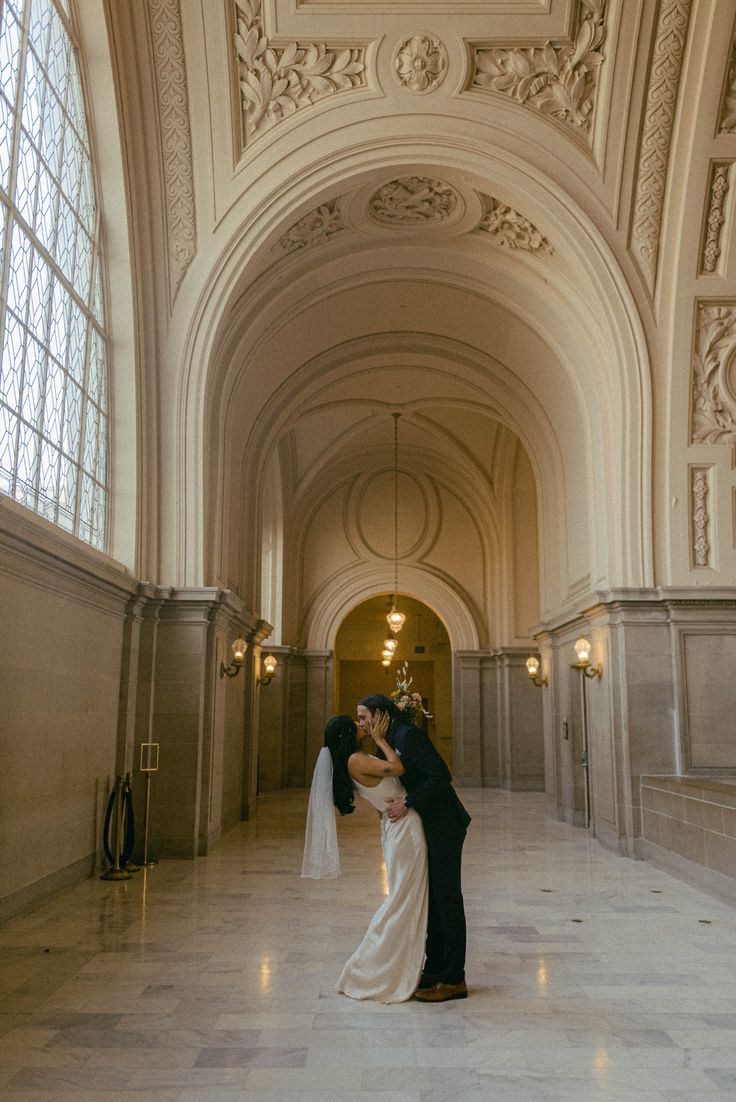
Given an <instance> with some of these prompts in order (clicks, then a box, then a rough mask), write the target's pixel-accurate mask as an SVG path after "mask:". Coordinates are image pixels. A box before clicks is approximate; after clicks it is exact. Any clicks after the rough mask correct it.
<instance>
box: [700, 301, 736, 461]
mask: <svg viewBox="0 0 736 1102" xmlns="http://www.w3.org/2000/svg"><path fill="white" fill-rule="evenodd" d="M696 330H697V331H696V336H695V352H694V355H693V364H692V430H691V442H692V443H693V444H734V443H736V303H713V302H701V303H698V308H697V320H696Z"/></svg>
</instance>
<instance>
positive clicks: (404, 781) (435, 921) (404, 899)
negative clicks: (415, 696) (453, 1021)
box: [302, 693, 470, 1003]
mask: <svg viewBox="0 0 736 1102" xmlns="http://www.w3.org/2000/svg"><path fill="white" fill-rule="evenodd" d="M358 725H359V726H360V729H361V731H362V732H363V733H364V734H369V735H371V736H372V738H373V740H374V743H375V749H376V752H375V754H364V753H361V752H360V751H358V748H357V746H358V742H357V727H356V724H355V722H354V720H353V719H352V718H351V717H350V716H335V717H334V718H333V719H331V720H330V721H329V723H328V724H327V726H326V727H325V739H324V747H323V748H322V750H321V751H320V753H319V756H318V758H317V764H316V765H315V768H314V776H313V779H312V788H311V792H310V796H309V809H308V812H307V828H306V836H305V845H304V859H303V864H302V876H304V877H313V878H323V877H334V876H339V875H340V859H339V853H338V848H337V829H336V826H335V813H334V809H333V805H334V807H336V808H337V809H338V811H339V812H340V813H341V814H342V815H349V814H351V812H352V811H353V810H354V803H355V792H356V791H357V792H358V794H359V795H360V796H362V797H363V798H364V799H365V800H367V801H368V802H369V803H370V804H372V805H373V807H375V808H376V809H377V810H378V811H379V813H380V815H381V844H382V847H383V856H384V860H385V863H386V874H387V879H388V897H387V899H386V900H385V901H384V902H383V904H382V905H381V906H380V907H379V909H378V911H377V912H376V913H375V915H374V916H373V918H372V919H371V921H370V924H369V926H368V929H367V931H366V934H365V937H364V938H363V940H362V941H361V943H360V945H359V946H358V948H357V949H356V950H355V952H354V953H353V955H352V956H351V957H350V960H349V961H348V962H347V964H346V965H345V967H344V968H343V970H342V973H341V975H340V978H339V980H338V981H337V985H336V990H337V991H339V992H342V993H343V994H345V995H348V996H350V998H353V999H376V1000H377V1001H379V1002H385V1003H397V1002H405V1001H406V1000H407V999H411V998H414V999H416V1000H418V1001H419V1002H446V1001H447V1000H449V999H465V998H467V995H468V989H467V986H466V984H465V943H466V932H465V908H464V906H463V896H462V887H461V874H460V868H461V860H462V848H463V842H464V841H465V834H466V831H467V828H468V824H469V823H470V816H469V815H468V813H467V811H466V810H465V808H464V807H463V805H462V804H461V802H460V800H459V799H458V796H457V793H456V792H455V789H454V788H453V787H452V779H451V777H450V771H449V770H448V768H447V766H446V765H445V763H444V761H443V760H442V758H441V757H440V755H439V754H438V752H437V750H436V749H435V747H434V746H433V744H432V742H431V741H430V739H429V737H428V736H427V735H426V734H425V733H424V731H421V730H420V729H419V728H418V727H415V726H414V725H413V724H411V723H408V722H407V721H406V719H405V717H404V716H403V713H402V712H401V711H400V710H399V709H398V708H397V706H396V704H395V703H394V701H393V700H391V699H390V698H389V697H387V696H383V695H382V694H381V693H372V694H371V695H370V696H366V697H365V698H364V699H363V700H361V702H360V704H359V705H358Z"/></svg>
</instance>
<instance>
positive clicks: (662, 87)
mask: <svg viewBox="0 0 736 1102" xmlns="http://www.w3.org/2000/svg"><path fill="white" fill-rule="evenodd" d="M690 5H691V0H663V2H662V4H661V6H660V9H659V17H658V22H657V30H656V36H655V44H654V56H653V58H652V67H651V71H650V74H649V88H648V90H647V102H646V108H645V111H644V131H643V134H642V142H641V154H640V157H639V167H638V170H637V179H636V192H635V198H634V218H633V224H632V232H631V241H630V245H631V249H632V252H633V253H634V256H635V257H636V259H637V260H638V262H639V267H640V269H641V272H642V275H643V276H644V278H645V280H646V283H647V286H648V287H649V290H650V291H653V290H654V284H655V281H656V276H657V258H658V256H659V237H660V229H661V224H662V209H663V206H664V195H665V187H666V184H667V165H668V163H669V156H670V144H671V142H672V125H673V123H674V119H675V110H676V108H677V89H678V86H679V83H680V71H681V69H682V59H683V55H684V53H685V40H686V37H687V28H688V23H689V21H690Z"/></svg>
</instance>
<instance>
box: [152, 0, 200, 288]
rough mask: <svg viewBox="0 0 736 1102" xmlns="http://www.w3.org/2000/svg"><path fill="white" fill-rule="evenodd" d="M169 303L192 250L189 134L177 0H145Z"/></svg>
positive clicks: (193, 218)
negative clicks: (158, 137)
mask: <svg viewBox="0 0 736 1102" xmlns="http://www.w3.org/2000/svg"><path fill="white" fill-rule="evenodd" d="M149 11H150V20H151V40H152V44H153V61H154V68H155V74H156V92H157V96H158V105H157V106H158V117H159V125H160V131H161V149H162V157H163V178H164V191H165V202H166V231H167V237H168V254H169V255H168V260H169V284H170V294H171V302H172V303H173V301H174V299H175V297H176V293H177V291H178V290H179V287H180V286H181V281H182V280H183V278H184V275H185V274H186V271H187V268H188V267H189V265H190V264H191V262H192V259H193V257H194V255H195V253H196V251H197V223H196V216H195V207H194V175H193V169H192V138H191V133H190V129H189V103H188V99H187V74H186V67H185V63H184V40H183V35H182V23H181V10H180V7H179V0H150V2H149Z"/></svg>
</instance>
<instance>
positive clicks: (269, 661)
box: [256, 654, 278, 685]
mask: <svg viewBox="0 0 736 1102" xmlns="http://www.w3.org/2000/svg"><path fill="white" fill-rule="evenodd" d="M262 665H263V670H264V673H262V674H260V676H259V677H257V678H256V684H257V685H270V684H271V680H272V678H273V675H274V674H275V673H276V667H277V665H278V662H277V660H276V659H275V658H274V656H273V655H272V654H267V655H266V657H265V658H264V659H263V662H262Z"/></svg>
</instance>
